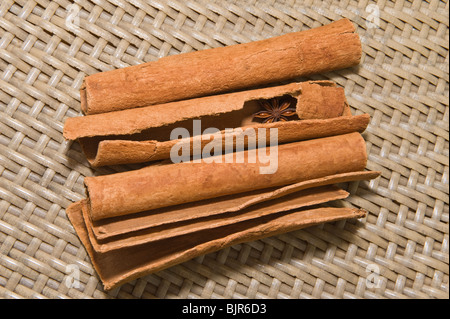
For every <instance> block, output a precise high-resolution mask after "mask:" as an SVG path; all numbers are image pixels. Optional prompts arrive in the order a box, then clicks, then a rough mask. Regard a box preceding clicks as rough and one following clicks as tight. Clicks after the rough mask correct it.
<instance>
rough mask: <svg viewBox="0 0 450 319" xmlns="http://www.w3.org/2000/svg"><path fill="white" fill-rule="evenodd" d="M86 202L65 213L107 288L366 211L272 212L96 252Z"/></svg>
mask: <svg viewBox="0 0 450 319" xmlns="http://www.w3.org/2000/svg"><path fill="white" fill-rule="evenodd" d="M84 205H86V201H85V200H83V201H80V202H77V203H74V204H72V205H71V206H69V207H68V208H67V210H66V213H67V215H68V217H69V219H70V221H71V223H72V225H73V226H74V228H75V230H76V232H77V234H78V236H79V238H80V240H81V241H82V243H83V245H84V246H85V248H86V250H87V252H88V254H89V256H90V258H91V261H92V263H93V265H94V268H95V269H96V271H97V273H98V274H99V276H100V279H101V280H102V283H103V285H104V288H105V289H106V290H111V289H114V288H116V287H118V286H120V285H122V284H124V283H126V282H129V281H132V280H134V279H136V278H139V277H142V276H145V275H147V274H150V273H153V272H156V271H159V270H162V269H165V268H167V267H170V266H173V265H176V264H178V263H181V262H184V261H187V260H189V259H192V258H194V257H197V256H200V255H203V254H207V253H210V252H214V251H217V250H219V249H223V248H226V247H229V246H231V245H235V244H239V243H243V242H247V241H252V240H257V239H261V238H264V237H268V236H274V235H277V234H280V233H285V232H289V231H293V230H297V229H300V228H303V227H307V226H311V225H316V224H319V223H324V222H332V221H337V220H341V219H348V218H361V217H364V216H365V214H366V213H365V212H364V211H362V210H358V209H353V208H324V207H321V208H311V209H300V210H297V211H294V212H290V213H287V212H284V213H278V214H271V215H268V216H263V217H260V218H255V219H251V220H247V221H243V222H239V223H235V224H231V225H227V226H222V227H218V228H214V229H206V230H202V231H198V232H194V233H189V234H186V235H181V236H177V237H174V238H168V239H163V240H159V241H156V242H150V243H146V244H142V245H135V246H131V247H127V248H123V249H119V250H112V251H109V252H106V253H99V252H97V251H95V250H94V249H93V247H92V245H91V242H90V240H89V235H88V229H87V228H86V225H85V224H84V220H83V214H82V208H83V206H84Z"/></svg>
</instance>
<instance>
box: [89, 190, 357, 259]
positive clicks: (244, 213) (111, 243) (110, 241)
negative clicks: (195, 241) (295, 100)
mask: <svg viewBox="0 0 450 319" xmlns="http://www.w3.org/2000/svg"><path fill="white" fill-rule="evenodd" d="M348 195H349V193H348V192H346V191H344V190H342V189H340V188H338V187H336V186H334V185H328V186H322V187H316V188H312V189H307V190H303V191H300V192H296V193H293V194H289V195H285V196H283V197H281V198H276V199H272V200H269V201H266V202H264V203H259V204H254V205H252V206H250V207H249V208H247V209H242V210H240V211H237V212H234V213H227V214H221V215H208V216H205V217H203V218H196V219H191V220H187V221H184V222H177V223H175V222H172V223H170V224H165V225H160V226H152V227H149V228H147V229H144V230H141V231H134V232H133V231H128V232H127V233H125V234H122V235H119V236H114V237H108V238H107V239H103V240H101V239H99V238H97V237H95V234H94V233H93V230H92V228H89V222H90V220H89V212H88V211H87V210H88V207H87V206H85V207H83V217H84V222H85V224H86V227H87V229H88V232H89V237H90V238H89V239H90V242H91V245H92V246H93V249H94V250H95V251H98V252H108V251H111V250H116V249H122V248H125V247H131V246H135V245H140V244H144V243H149V242H154V241H157V240H162V239H167V238H174V237H176V236H181V235H185V234H189V233H194V232H197V231H201V230H205V229H212V228H218V227H221V226H226V225H230V224H234V223H238V222H242V221H245V220H251V219H255V218H259V217H262V216H266V215H270V214H275V213H279V212H283V211H290V210H293V209H299V208H301V207H307V206H314V205H319V204H323V203H326V202H330V201H334V200H338V199H344V198H346V197H347V196H348Z"/></svg>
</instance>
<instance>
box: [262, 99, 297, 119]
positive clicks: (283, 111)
mask: <svg viewBox="0 0 450 319" xmlns="http://www.w3.org/2000/svg"><path fill="white" fill-rule="evenodd" d="M259 104H260V105H261V106H262V107H263V108H264V110H262V111H259V112H257V113H255V114H254V115H253V117H256V118H260V119H263V123H273V122H278V121H282V122H285V121H288V120H289V119H288V117H291V116H295V115H297V113H296V110H295V108H292V107H290V106H291V102H289V101H281V100H280V99H278V98H273V99H270V100H260V101H259Z"/></svg>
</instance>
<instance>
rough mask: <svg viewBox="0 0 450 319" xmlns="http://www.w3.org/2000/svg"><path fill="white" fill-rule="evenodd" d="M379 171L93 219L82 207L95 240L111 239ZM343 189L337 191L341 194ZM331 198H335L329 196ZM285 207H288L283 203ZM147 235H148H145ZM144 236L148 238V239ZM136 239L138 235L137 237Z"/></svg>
mask: <svg viewBox="0 0 450 319" xmlns="http://www.w3.org/2000/svg"><path fill="white" fill-rule="evenodd" d="M379 175H380V172H375V171H361V172H359V171H358V172H350V173H342V174H336V175H329V176H326V177H321V178H317V179H310V180H307V181H303V182H299V183H295V184H290V185H287V186H282V187H275V188H270V189H263V190H255V191H251V192H248V193H242V194H235V195H230V196H222V197H219V198H214V199H208V200H203V201H200V202H193V203H187V204H183V205H178V206H170V207H164V208H161V209H154V210H151V211H145V212H140V213H136V214H131V215H124V216H118V217H112V218H106V219H101V220H98V221H94V222H92V221H91V219H90V213H89V211H88V210H89V207H88V206H87V207H86V209H85V210H83V216H84V217H85V223H86V226H87V227H88V228H89V229H91V230H92V235H93V237H94V238H92V240H98V241H103V240H111V239H112V237H116V238H117V237H120V236H124V235H126V236H129V234H130V233H137V232H139V231H146V230H148V229H151V228H153V229H155V227H156V228H157V227H159V228H161V229H162V228H163V227H166V228H170V227H171V225H174V224H180V223H186V222H189V221H193V220H201V219H205V218H208V217H211V216H213V217H214V216H216V217H217V218H221V217H223V216H225V215H231V214H234V213H239V212H242V211H244V210H245V209H247V208H249V207H251V206H254V205H257V204H264V203H265V202H268V201H271V200H274V199H277V198H281V197H285V196H287V195H290V194H292V193H297V194H298V193H299V192H300V191H303V190H308V189H311V188H314V189H315V190H316V189H317V188H318V187H323V186H327V185H332V184H341V183H346V182H353V181H361V180H371V179H374V178H376V177H378V176H379ZM341 194H342V193H340V192H338V195H341ZM328 200H332V199H330V198H329V199H328ZM283 210H287V207H286V206H284V207H283ZM146 239H147V238H146ZM146 239H145V240H146ZM136 241H137V239H136Z"/></svg>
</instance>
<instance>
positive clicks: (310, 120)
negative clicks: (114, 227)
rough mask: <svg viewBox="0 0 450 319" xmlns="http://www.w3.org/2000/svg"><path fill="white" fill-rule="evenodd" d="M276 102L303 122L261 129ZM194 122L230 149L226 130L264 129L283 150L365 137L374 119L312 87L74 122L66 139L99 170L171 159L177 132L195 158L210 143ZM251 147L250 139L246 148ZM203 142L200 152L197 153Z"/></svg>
mask: <svg viewBox="0 0 450 319" xmlns="http://www.w3.org/2000/svg"><path fill="white" fill-rule="evenodd" d="M275 98H279V99H281V98H284V99H285V100H286V99H288V98H289V99H291V100H290V103H291V104H292V107H294V108H295V109H296V113H297V115H298V118H299V120H293V121H289V122H277V123H270V124H262V123H256V122H255V121H254V118H253V114H254V113H256V112H258V111H259V110H260V108H261V106H260V105H259V104H258V102H257V101H261V100H273V99H275ZM194 119H201V131H203V130H204V129H207V128H209V127H214V128H217V129H218V130H221V132H220V139H221V140H222V142H223V144H224V146H223V147H224V148H225V130H226V129H236V128H239V129H241V130H242V133H241V134H242V135H246V134H248V132H249V131H251V130H253V131H254V132H255V135H256V138H257V137H258V134H257V133H258V129H259V128H267V129H270V128H277V129H278V143H279V144H282V143H287V142H293V141H301V140H304V139H310V138H318V137H325V136H331V135H339V134H345V133H350V132H362V131H364V129H365V128H366V126H367V124H368V123H369V115H360V116H356V117H352V116H351V113H350V110H349V107H348V105H347V102H346V98H345V95H344V90H343V88H340V87H337V86H336V84H335V83H334V82H331V81H310V82H302V83H290V84H287V85H282V86H276V87H270V88H263V89H257V90H249V91H243V92H234V93H229V94H222V95H216V96H208V97H203V98H197V99H191V100H185V101H178V102H172V103H166V104H160V105H153V106H149V107H143V108H139V109H130V110H123V111H117V112H111V113H105V114H96V115H89V116H81V117H75V118H68V119H67V120H66V123H65V125H64V137H65V138H67V139H70V140H75V139H78V140H79V142H80V144H81V146H82V149H83V151H84V153H85V154H86V157H87V159H88V161H89V163H90V164H91V165H92V166H94V167H98V166H104V165H116V164H131V163H142V162H149V161H156V160H163V159H168V158H169V157H170V151H171V148H172V147H173V146H174V145H175V144H177V143H179V142H180V139H172V140H171V139H170V135H171V131H172V130H173V129H175V128H177V127H184V128H187V129H188V131H189V133H190V136H191V137H190V139H189V140H188V141H187V143H188V145H189V147H190V153H191V154H192V155H195V154H196V153H197V152H198V151H199V152H201V151H202V150H203V148H204V147H205V145H207V144H208V143H209V142H210V139H208V138H205V136H202V135H201V131H200V132H197V133H196V132H194V131H195V130H194V128H193V120H194ZM196 134H197V135H196ZM198 134H200V135H198ZM236 140H237V139H234V141H236ZM247 141H248V140H247V139H244V145H243V146H244V147H247ZM197 142H198V144H197V145H200V147H199V148H198V149H195V148H194V144H196V143H197ZM232 147H236V145H235V144H233V145H232Z"/></svg>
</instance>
